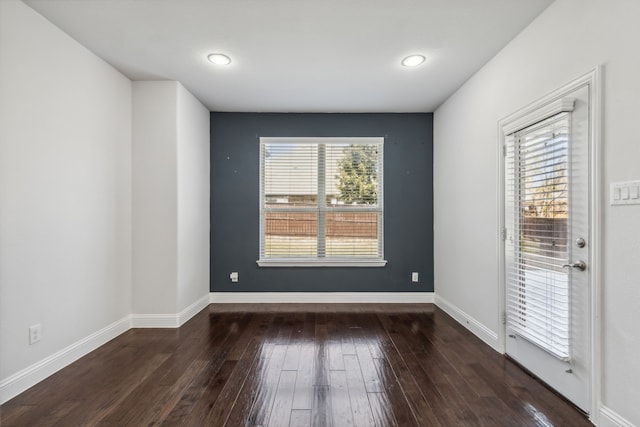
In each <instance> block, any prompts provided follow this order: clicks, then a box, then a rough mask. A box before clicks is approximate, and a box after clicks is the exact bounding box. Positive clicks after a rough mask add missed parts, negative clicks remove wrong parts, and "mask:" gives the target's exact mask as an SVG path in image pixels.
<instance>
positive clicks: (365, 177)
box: [326, 144, 381, 207]
mask: <svg viewBox="0 0 640 427" xmlns="http://www.w3.org/2000/svg"><path fill="white" fill-rule="evenodd" d="M380 149H381V147H380V146H379V145H374V144H331V145H327V148H326V156H327V160H326V168H327V171H326V192H327V206H328V207H333V206H344V205H355V206H369V207H370V206H376V205H377V204H378V167H379V166H378V165H379V155H380V154H381V153H380V152H379V150H380Z"/></svg>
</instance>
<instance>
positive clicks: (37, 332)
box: [29, 323, 42, 345]
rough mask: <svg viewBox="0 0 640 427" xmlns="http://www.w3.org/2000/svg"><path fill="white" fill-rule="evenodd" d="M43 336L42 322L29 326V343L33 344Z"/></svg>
mask: <svg viewBox="0 0 640 427" xmlns="http://www.w3.org/2000/svg"><path fill="white" fill-rule="evenodd" d="M40 338H42V328H41V326H40V324H39V323H38V324H37V325H33V326H31V327H29V345H33V344H35V343H37V342H38V341H40Z"/></svg>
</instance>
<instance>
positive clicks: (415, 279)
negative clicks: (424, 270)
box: [411, 271, 418, 283]
mask: <svg viewBox="0 0 640 427" xmlns="http://www.w3.org/2000/svg"><path fill="white" fill-rule="evenodd" d="M411 281H412V282H413V283H418V272H417V271H414V272H413V273H411Z"/></svg>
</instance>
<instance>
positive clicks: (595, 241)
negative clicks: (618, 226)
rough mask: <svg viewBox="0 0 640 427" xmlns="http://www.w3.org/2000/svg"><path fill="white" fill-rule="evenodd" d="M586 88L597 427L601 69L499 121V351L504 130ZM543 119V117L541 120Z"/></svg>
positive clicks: (501, 337) (502, 347) (502, 338)
mask: <svg viewBox="0 0 640 427" xmlns="http://www.w3.org/2000/svg"><path fill="white" fill-rule="evenodd" d="M583 86H589V89H590V90H589V153H590V158H589V168H590V176H589V197H590V203H589V228H590V230H591V242H589V256H590V259H591V261H590V265H589V268H590V270H591V275H590V278H589V288H590V290H591V292H589V298H590V325H589V326H590V338H591V345H590V358H591V378H590V387H591V391H590V397H591V402H590V405H589V406H590V411H589V419H590V420H591V421H592V422H594V423H595V424H596V425H597V424H598V419H599V412H600V411H599V409H600V399H601V380H600V378H601V358H602V357H601V342H602V341H601V320H600V319H601V286H600V284H601V282H602V281H601V262H602V258H601V229H602V225H601V224H602V217H601V206H602V194H603V189H602V183H601V179H600V177H601V176H602V153H601V145H602V144H601V140H602V135H601V132H602V105H601V102H602V95H601V87H602V69H601V66H597V67H595V68H594V69H592V70H591V71H589V72H588V73H586V74H584V75H582V76H580V77H578V78H577V79H575V80H572V81H571V82H569V83H567V84H565V85H563V86H562V87H560V88H558V89H556V90H555V91H553V92H551V93H549V94H547V95H545V96H544V97H542V98H540V99H538V100H536V101H534V102H532V103H531V104H529V105H527V106H525V107H523V108H521V109H519V110H518V111H516V112H514V113H512V114H510V115H509V116H507V117H505V118H503V119H501V120H499V121H498V147H497V151H498V153H497V154H498V156H497V157H498V168H497V169H498V189H497V190H498V233H497V239H498V282H499V285H498V297H499V308H500V309H499V311H498V316H499V318H498V325H500V327H499V328H498V349H499V351H500V352H501V353H502V354H505V352H506V277H505V241H504V237H505V233H504V230H505V225H506V223H505V214H504V207H505V171H504V168H505V156H504V147H505V137H506V134H505V128H513V127H514V126H517V125H518V124H522V123H523V122H524V121H525V120H527V119H529V118H530V117H532V116H536V115H540V116H542V115H544V111H545V106H548V105H549V104H551V103H553V102H554V101H558V100H560V99H562V98H564V97H565V96H568V95H569V94H570V93H571V92H573V91H575V90H576V89H578V88H580V87H583ZM540 118H542V117H540Z"/></svg>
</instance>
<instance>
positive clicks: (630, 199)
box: [610, 181, 640, 205]
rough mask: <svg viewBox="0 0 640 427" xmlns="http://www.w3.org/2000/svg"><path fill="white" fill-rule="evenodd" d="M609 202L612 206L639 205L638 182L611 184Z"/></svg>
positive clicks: (639, 183)
mask: <svg viewBox="0 0 640 427" xmlns="http://www.w3.org/2000/svg"><path fill="white" fill-rule="evenodd" d="M610 202H611V204H612V205H640V181H624V182H614V183H612V184H611V193H610Z"/></svg>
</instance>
